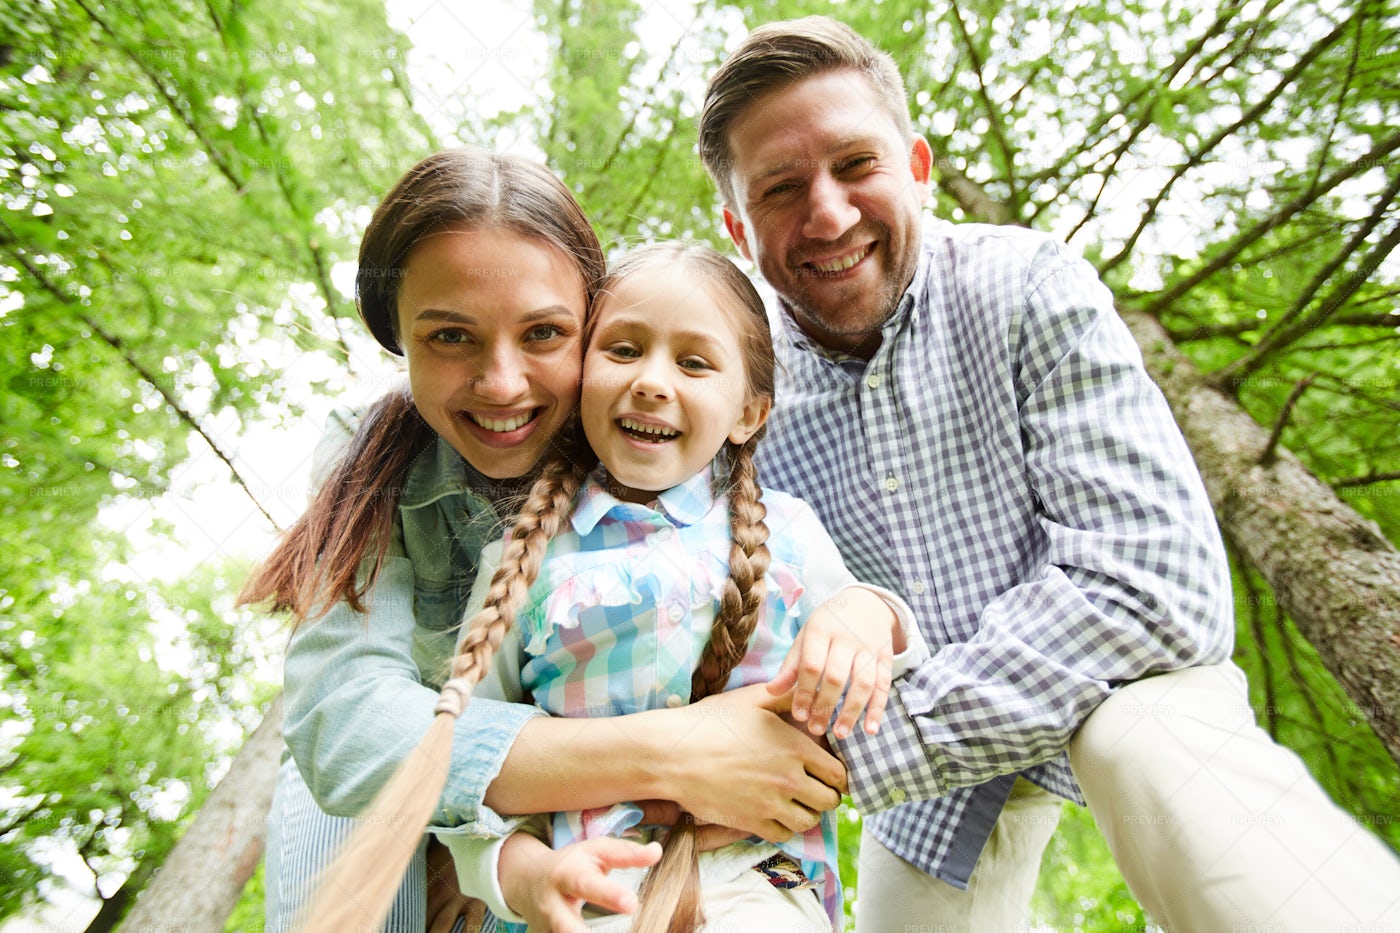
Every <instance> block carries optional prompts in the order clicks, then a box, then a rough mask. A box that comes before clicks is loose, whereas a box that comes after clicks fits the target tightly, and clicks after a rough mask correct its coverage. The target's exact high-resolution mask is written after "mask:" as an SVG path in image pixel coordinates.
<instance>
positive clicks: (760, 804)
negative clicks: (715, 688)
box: [643, 684, 846, 842]
mask: <svg viewBox="0 0 1400 933" xmlns="http://www.w3.org/2000/svg"><path fill="white" fill-rule="evenodd" d="M791 704H792V697H791V695H790V694H788V695H785V696H780V697H775V696H772V695H771V694H770V693H769V692H768V687H767V685H765V684H753V685H751V686H748V687H740V688H739V689H737V690H728V691H726V692H724V693H718V694H715V695H714V696H710V697H706V698H705V699H703V700H701V701H700V702H698V703H693V704H691V705H690V706H686V707H682V708H680V709H674V710H658V711H656V712H655V713H646V714H643V715H645V716H651V717H655V718H653V719H651V720H649V722H650V723H652V724H653V726H652V728H653V730H654V731H655V732H656V734H655V736H654V737H652V738H650V739H649V741H648V742H647V747H649V748H652V749H653V750H654V758H655V762H656V764H657V766H658V767H659V769H660V770H661V777H660V778H659V779H658V780H657V784H656V791H657V792H656V793H653V794H651V796H653V797H659V798H660V797H664V798H666V799H669V800H675V801H676V802H677V803H679V804H680V805H681V807H682V808H684V809H685V810H686V811H687V812H689V813H691V814H692V815H693V816H694V817H695V819H696V821H697V822H698V823H701V824H710V825H712V826H720V827H731V828H733V829H735V830H742V833H740V834H739V835H738V837H737V838H743V837H744V836H760V837H762V838H763V839H766V840H768V841H769V842H785V841H786V840H788V839H790V838H792V836H793V835H794V834H796V833H800V832H805V831H806V830H808V829H810V828H811V827H812V825H813V824H814V822H815V821H816V815H817V814H820V813H822V812H824V811H826V810H833V809H835V808H836V807H837V805H838V804H840V802H841V794H842V793H843V792H844V791H845V788H846V769H845V767H844V766H843V765H842V764H841V762H840V761H839V760H838V759H837V758H836V757H834V756H833V755H832V754H831V753H830V752H829V751H828V750H826V749H824V748H822V747H821V745H820V744H818V743H815V742H814V741H813V740H812V738H811V737H810V736H807V735H805V734H803V733H802V731H801V730H800V729H797V728H794V727H793V726H791V725H789V724H788V723H787V722H785V721H784V719H783V716H784V714H786V713H787V712H788V710H789V709H790V708H791Z"/></svg>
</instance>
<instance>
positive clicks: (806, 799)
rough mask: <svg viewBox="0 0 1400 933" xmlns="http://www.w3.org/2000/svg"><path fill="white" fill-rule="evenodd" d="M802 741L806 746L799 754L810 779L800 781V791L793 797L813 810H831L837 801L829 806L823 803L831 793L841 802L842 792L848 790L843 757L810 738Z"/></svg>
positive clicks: (798, 789) (798, 788)
mask: <svg viewBox="0 0 1400 933" xmlns="http://www.w3.org/2000/svg"><path fill="white" fill-rule="evenodd" d="M802 741H803V744H804V746H805V747H803V748H801V749H800V750H799V752H798V755H799V757H800V758H801V761H802V770H803V771H805V772H806V776H807V778H808V779H809V780H803V781H800V782H799V783H798V787H797V791H798V792H797V793H795V794H793V797H794V799H796V800H798V801H799V802H800V803H802V804H803V805H804V806H807V807H811V808H812V809H813V810H831V809H833V808H835V806H836V804H835V803H832V804H830V805H829V806H822V805H821V804H822V802H824V801H826V800H827V799H828V796H829V795H835V796H836V798H837V802H840V796H841V794H844V793H845V792H846V766H845V765H843V764H842V763H841V759H839V758H837V757H836V756H835V755H833V754H831V753H830V752H828V751H826V750H825V749H823V748H821V747H819V746H818V745H817V744H816V743H815V742H813V741H811V740H810V739H806V738H803V739H802Z"/></svg>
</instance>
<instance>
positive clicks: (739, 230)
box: [724, 143, 927, 262]
mask: <svg viewBox="0 0 1400 933" xmlns="http://www.w3.org/2000/svg"><path fill="white" fill-rule="evenodd" d="M925 145H927V143H925ZM724 229H725V230H728V231H729V238H730V239H731V240H733V241H734V245H735V246H737V247H738V248H739V255H740V256H743V257H744V258H745V259H747V260H748V261H749V262H753V254H752V253H750V252H749V237H748V234H747V233H746V232H745V230H744V222H743V221H742V220H740V219H739V218H738V217H735V216H734V212H733V211H731V210H730V209H729V208H728V207H726V208H725V209H724Z"/></svg>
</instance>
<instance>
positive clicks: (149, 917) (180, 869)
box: [122, 696, 282, 933]
mask: <svg viewBox="0 0 1400 933" xmlns="http://www.w3.org/2000/svg"><path fill="white" fill-rule="evenodd" d="M281 754H282V698H281V696H278V698H277V699H276V700H274V701H273V703H272V707H271V708H270V709H269V710H268V712H267V716H266V717H265V718H264V719H263V721H262V723H261V725H259V726H258V728H257V729H256V730H255V731H254V732H253V734H252V735H251V736H250V737H249V738H248V741H247V742H245V743H243V748H241V749H240V750H239V752H238V756H237V757H236V758H234V760H233V766H232V767H231V768H229V772H228V774H227V775H225V776H224V779H223V780H222V781H220V782H219V786H218V787H216V788H214V792H213V793H211V794H210V795H209V798H208V800H206V801H205V802H204V806H203V807H201V808H200V811H199V814H198V815H197V816H196V817H195V819H194V822H193V823H191V824H190V828H189V829H188V830H186V831H185V835H184V836H183V837H181V839H180V841H179V842H178V843H176V845H175V848H174V849H172V850H171V851H170V855H169V856H168V857H167V858H166V860H165V864H164V865H162V866H161V868H160V870H159V871H158V872H156V876H155V878H154V879H152V881H151V883H150V884H149V885H148V886H147V887H146V890H145V891H143V892H142V893H141V896H140V897H139V898H138V899H137V901H136V907H135V908H134V909H133V910H132V911H131V914H130V916H128V917H127V918H126V921H125V922H124V923H123V924H122V929H123V930H139V931H141V933H158V931H179V933H222V930H223V929H224V923H225V921H226V920H227V919H228V915H229V914H230V913H231V912H232V911H233V908H234V906H235V905H237V903H238V898H239V895H240V894H241V893H242V891H243V886H244V885H245V884H247V883H248V879H249V878H250V877H251V876H252V874H253V871H254V869H256V868H257V867H258V860H259V859H261V858H262V853H263V844H264V843H265V842H266V841H267V814H268V810H269V809H270V808H271V806H272V792H273V789H274V788H275V787H276V785H277V762H278V758H279V757H280V756H281Z"/></svg>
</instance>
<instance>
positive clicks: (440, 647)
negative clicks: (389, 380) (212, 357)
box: [283, 413, 543, 835]
mask: <svg viewBox="0 0 1400 933" xmlns="http://www.w3.org/2000/svg"><path fill="white" fill-rule="evenodd" d="M350 421H351V417H350V416H347V415H344V414H341V413H337V415H334V416H332V424H331V431H330V432H328V435H327V438H326V439H324V440H323V441H322V445H321V451H318V455H319V454H320V453H321V452H322V451H324V450H326V449H327V448H328V447H329V448H331V449H334V448H336V447H339V446H340V445H341V444H342V443H343V441H345V440H348V438H349V436H350V435H349V433H348V432H349V431H350V430H351V425H350ZM486 482H489V480H485V479H484V478H482V477H480V476H479V474H476V473H475V471H473V470H471V469H470V467H468V466H467V464H466V462H465V461H464V460H463V459H462V458H461V456H460V455H459V454H458V453H457V452H456V451H455V450H453V448H452V447H451V445H449V444H447V443H446V442H444V441H443V440H441V439H440V438H439V439H437V440H436V441H435V442H434V444H433V445H432V446H430V447H429V448H428V449H427V451H426V452H425V453H424V454H423V456H422V457H421V458H420V459H419V461H418V462H417V463H415V464H414V465H413V467H412V468H411V469H410V470H409V474H408V478H407V480H406V481H405V483H404V490H403V495H402V498H401V500H400V502H399V514H398V517H397V520H396V522H395V527H394V531H395V541H394V542H393V545H392V547H391V551H390V556H389V557H388V559H387V560H386V562H385V565H384V568H383V570H382V571H381V572H380V575H379V579H378V581H377V582H376V584H375V586H374V588H373V589H372V590H371V592H370V594H369V597H368V598H367V600H366V607H365V608H366V612H365V613H364V614H363V615H362V614H360V613H356V612H353V611H352V610H351V609H350V608H349V607H348V606H347V605H346V604H344V603H340V604H338V605H336V606H335V608H333V609H332V610H331V611H330V612H329V613H327V614H326V615H325V616H324V617H323V618H320V619H317V620H316V621H314V622H310V623H307V624H305V625H303V626H301V627H300V629H299V630H298V631H297V632H296V633H295V634H294V635H293V636H292V639H291V642H290V644H289V645H288V648H287V658H286V666H285V671H284V679H285V717H286V718H285V722H284V726H283V729H284V733H285V736H286V742H287V747H288V749H289V750H290V752H291V755H292V758H293V759H294V760H295V761H296V764H297V768H298V770H300V771H301V774H302V777H303V778H305V780H306V784H307V787H308V788H310V790H311V793H312V796H314V797H315V799H316V802H317V803H318V804H320V806H321V807H322V809H324V810H325V811H326V812H327V813H329V814H332V815H335V816H350V815H353V814H355V813H358V812H359V811H360V810H361V809H363V808H364V807H365V805H367V804H368V803H369V802H370V800H371V799H373V797H374V795H375V794H376V793H377V792H378V791H379V789H380V788H381V787H382V786H383V785H384V784H385V782H387V781H388V779H389V777H390V776H391V775H392V774H393V773H394V770H395V768H397V767H398V765H399V763H400V762H401V761H402V760H403V759H404V758H405V757H406V756H407V755H408V753H409V752H410V751H411V750H412V749H413V747H414V746H415V745H417V743H418V741H419V739H421V738H422V736H423V733H425V732H426V731H427V729H428V726H429V725H430V724H431V723H432V720H433V706H434V704H435V703H436V702H437V696H438V686H439V685H440V684H441V682H442V680H443V673H444V669H445V666H446V663H447V660H448V658H449V657H450V656H451V652H452V649H453V647H454V645H455V644H456V638H457V630H458V626H459V624H460V622H461V614H462V611H463V609H464V607H465V605H466V602H467V597H468V596H469V595H470V593H471V588H472V582H473V581H474V579H475V577H476V571H477V562H478V558H479V555H480V553H481V548H482V546H483V545H485V544H486V543H487V542H489V541H492V540H494V539H496V538H498V537H500V534H501V532H502V529H503V525H502V522H501V520H500V518H499V516H498V515H497V513H496V510H495V508H494V507H493V506H492V504H491V502H490V501H489V500H488V499H487V497H485V496H483V495H481V494H480V493H479V492H476V491H473V489H472V488H470V487H471V485H472V484H473V483H475V484H477V485H478V487H479V488H480V486H481V484H483V483H486ZM538 715H543V713H541V712H540V711H539V710H538V709H536V708H534V707H532V706H525V705H520V704H510V703H500V702H496V701H492V700H486V699H474V700H472V702H471V705H470V706H469V707H468V709H467V712H466V713H465V714H464V715H463V716H461V717H460V718H459V719H458V720H457V726H456V735H455V737H454V739H453V747H452V765H451V770H450V771H449V774H448V779H447V787H446V790H445V791H444V792H443V796H442V801H441V803H440V804H439V809H438V810H437V811H436V813H435V814H434V815H433V823H434V824H436V825H439V826H463V827H465V828H467V830H468V831H472V832H480V833H484V834H487V835H499V834H501V833H504V832H506V831H508V829H509V826H510V825H511V824H510V823H507V822H506V821H504V820H502V819H501V817H500V816H499V815H497V814H496V813H494V812H493V811H491V810H490V809H488V808H487V807H485V806H484V805H483V804H482V797H483V795H484V794H485V792H486V788H487V786H488V785H489V784H490V783H491V781H493V780H494V779H495V777H496V775H497V774H498V773H499V772H500V769H501V765H502V764H503V763H504V762H505V759H506V755H507V753H508V752H509V750H510V747H511V745H512V743H513V742H514V741H515V737H516V735H517V734H518V733H519V731H520V729H521V727H522V726H524V724H525V723H526V722H527V721H528V720H530V719H531V718H533V717H534V716H538Z"/></svg>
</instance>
